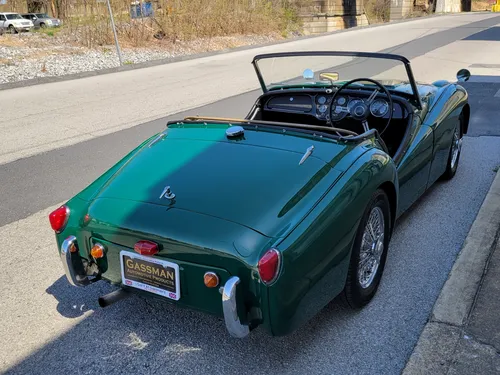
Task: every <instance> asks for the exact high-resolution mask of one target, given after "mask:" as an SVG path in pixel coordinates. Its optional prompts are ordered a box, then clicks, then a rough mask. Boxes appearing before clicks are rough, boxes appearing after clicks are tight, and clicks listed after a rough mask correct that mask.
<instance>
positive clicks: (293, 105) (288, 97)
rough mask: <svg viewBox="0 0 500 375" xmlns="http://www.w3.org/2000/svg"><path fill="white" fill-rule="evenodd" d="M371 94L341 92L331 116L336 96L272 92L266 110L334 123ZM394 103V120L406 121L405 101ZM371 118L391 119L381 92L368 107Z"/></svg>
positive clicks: (395, 100) (397, 100)
mask: <svg viewBox="0 0 500 375" xmlns="http://www.w3.org/2000/svg"><path fill="white" fill-rule="evenodd" d="M371 93H372V91H371V92H367V91H363V92H360V91H359V90H358V91H356V92H350V90H344V91H342V93H341V95H339V96H337V97H336V98H335V103H334V105H332V111H331V113H328V108H329V106H330V103H331V101H332V97H333V94H332V93H327V92H321V93H291V92H289V93H273V95H272V96H270V98H269V99H268V100H267V101H266V102H265V106H264V109H265V110H266V111H275V112H288V113H300V114H305V115H311V116H314V117H316V118H317V119H318V120H324V121H326V120H327V116H330V118H331V120H332V121H333V122H337V121H341V120H343V119H344V118H345V117H347V116H348V115H349V110H350V109H351V108H352V107H353V106H354V105H355V104H356V103H357V102H360V101H363V100H364V99H367V98H368V97H369V95H370V94H371ZM392 100H393V114H392V118H393V119H404V118H406V117H407V116H408V109H407V107H406V105H403V104H402V103H401V101H402V99H398V98H397V97H395V96H394V95H393V96H392ZM369 110H370V115H371V116H373V117H375V118H380V119H384V118H385V119H387V118H389V102H388V100H387V99H386V95H385V94H383V93H379V94H378V95H377V97H375V99H374V100H373V101H372V103H371V104H370V107H369Z"/></svg>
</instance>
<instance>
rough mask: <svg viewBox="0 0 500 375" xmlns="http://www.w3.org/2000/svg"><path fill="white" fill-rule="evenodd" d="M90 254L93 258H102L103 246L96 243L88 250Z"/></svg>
mask: <svg viewBox="0 0 500 375" xmlns="http://www.w3.org/2000/svg"><path fill="white" fill-rule="evenodd" d="M90 255H92V257H93V258H94V259H99V258H102V257H103V256H104V246H102V245H101V244H100V243H96V244H95V245H94V246H93V247H92V249H91V250H90Z"/></svg>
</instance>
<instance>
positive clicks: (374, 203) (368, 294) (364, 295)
mask: <svg viewBox="0 0 500 375" xmlns="http://www.w3.org/2000/svg"><path fill="white" fill-rule="evenodd" d="M377 207H378V208H379V209H380V210H375V211H377V212H378V213H380V212H382V214H383V222H384V230H383V233H384V238H383V240H382V239H381V240H380V243H383V249H382V254H381V256H380V261H379V265H378V268H377V270H376V271H375V272H373V275H374V276H373V279H372V281H371V283H370V284H368V285H366V286H365V287H363V286H362V284H361V282H360V278H359V277H358V270H359V266H360V263H359V261H360V257H361V254H362V253H361V245H362V243H363V235H364V232H365V228H367V224H368V219H369V217H370V214H371V213H372V211H373V210H374V209H375V208H377ZM391 226H392V223H391V210H390V203H389V199H388V197H387V194H386V193H385V192H384V191H383V190H382V189H378V190H377V191H375V193H373V195H372V197H371V199H370V201H369V203H368V205H367V207H366V209H365V212H364V213H363V216H362V218H361V221H360V223H359V227H358V231H357V233H356V238H355V240H354V245H353V248H352V253H351V260H350V263H349V270H348V273H347V280H346V285H345V287H344V291H343V297H344V300H345V302H347V304H348V305H349V306H350V307H351V308H361V307H363V306H365V305H366V304H368V303H369V302H370V301H371V300H372V298H373V296H374V295H375V293H376V292H377V289H378V286H379V284H380V280H381V278H382V274H383V272H384V268H385V261H386V259H387V251H388V249H389V239H390V234H391Z"/></svg>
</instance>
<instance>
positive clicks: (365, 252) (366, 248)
mask: <svg viewBox="0 0 500 375" xmlns="http://www.w3.org/2000/svg"><path fill="white" fill-rule="evenodd" d="M384 228H385V224H384V213H383V212H382V209H381V208H380V207H374V208H373V209H372V211H371V212H370V216H369V217H368V221H367V223H366V226H365V230H364V232H363V239H362V241H361V249H360V252H359V263H358V281H359V284H360V285H361V287H362V288H365V289H366V288H368V287H369V286H370V285H371V284H372V282H373V279H374V278H375V275H376V274H377V270H378V267H379V265H380V259H381V258H382V254H383V253H384Z"/></svg>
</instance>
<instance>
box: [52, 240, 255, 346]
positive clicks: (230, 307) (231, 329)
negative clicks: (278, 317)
mask: <svg viewBox="0 0 500 375" xmlns="http://www.w3.org/2000/svg"><path fill="white" fill-rule="evenodd" d="M60 257H61V262H62V265H63V268H64V273H65V274H66V278H67V279H68V281H69V283H70V284H71V285H73V286H78V287H83V286H87V285H88V284H90V283H91V282H93V281H94V280H92V281H91V280H89V278H88V276H87V275H88V271H86V268H87V267H86V266H85V265H84V264H83V262H82V258H80V255H79V251H78V243H77V239H76V237H75V236H69V237H68V238H66V239H65V240H64V242H63V243H62V245H61V253H60ZM239 283H240V279H239V277H237V276H232V277H231V278H229V280H227V281H226V283H225V284H224V287H222V288H221V294H222V301H221V302H222V310H223V314H224V321H225V323H226V329H227V331H228V333H229V334H230V335H231V336H232V337H236V338H243V337H245V336H247V335H248V334H249V333H250V329H249V326H248V325H246V324H242V323H241V321H240V318H239V316H238V303H237V288H238V284H239Z"/></svg>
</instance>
